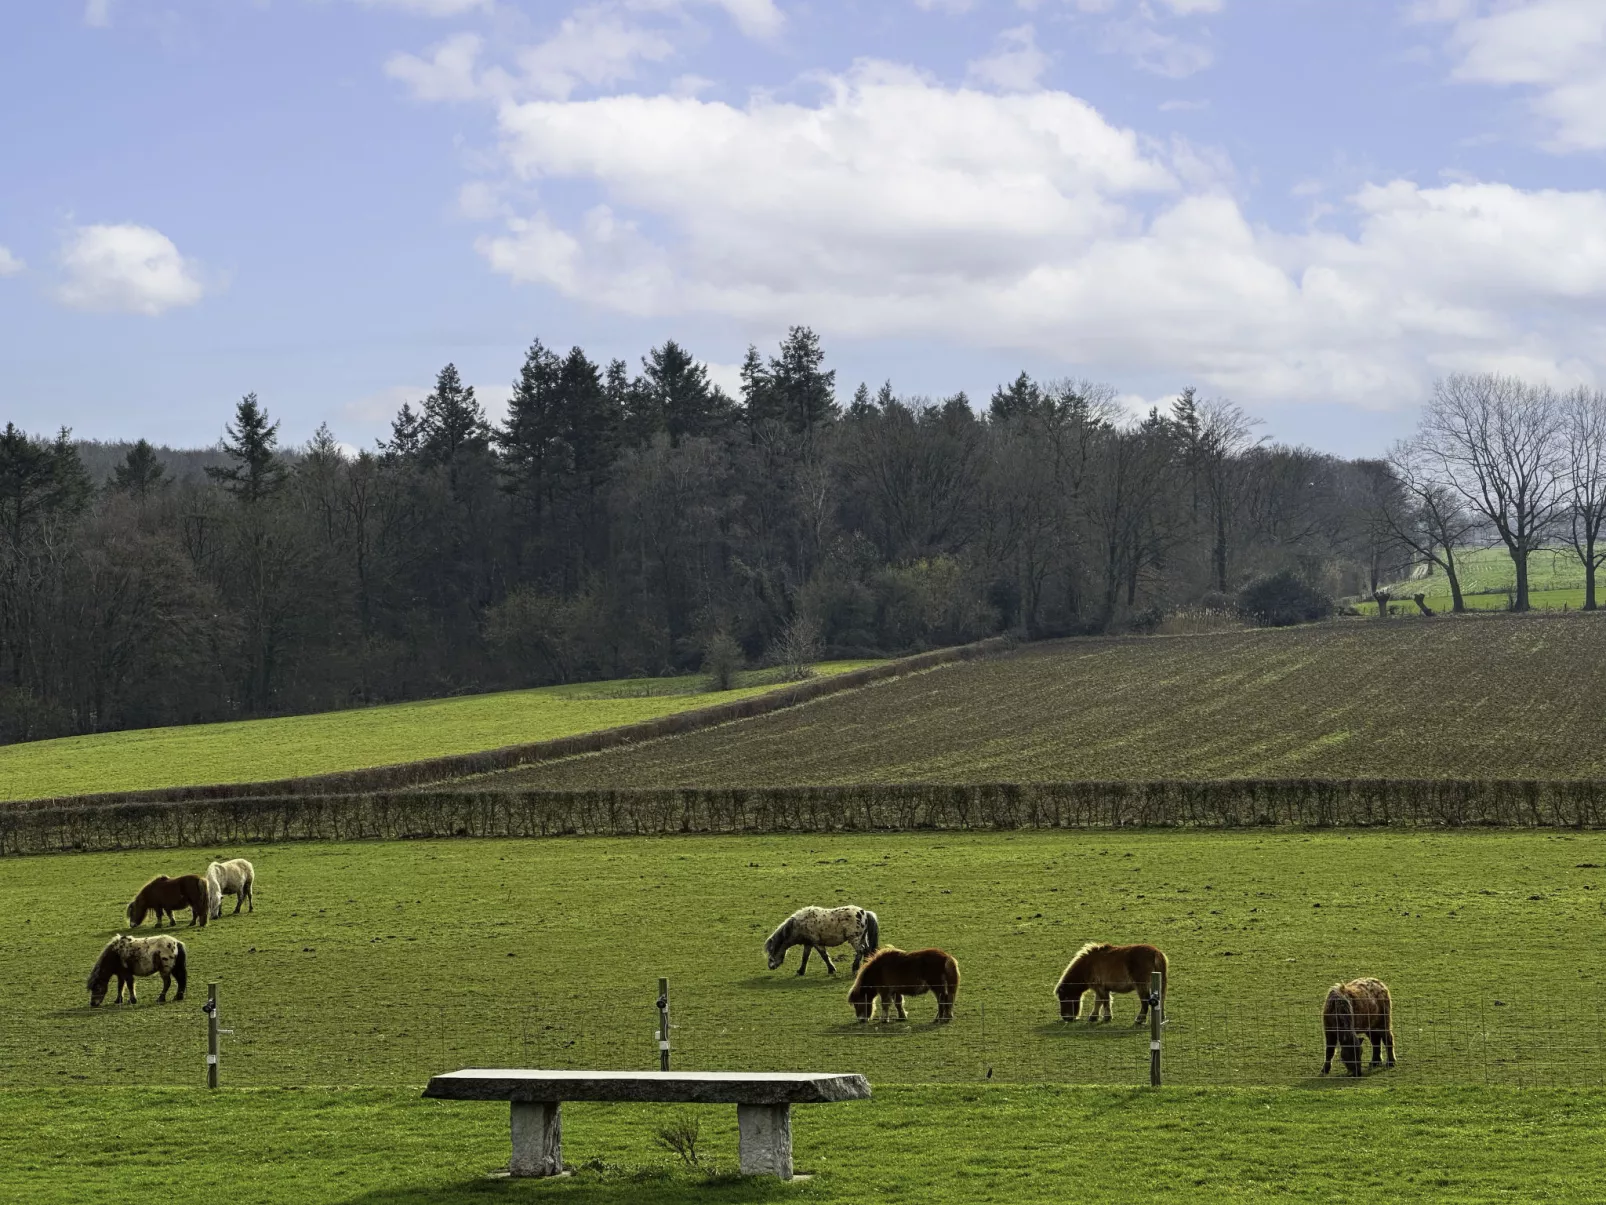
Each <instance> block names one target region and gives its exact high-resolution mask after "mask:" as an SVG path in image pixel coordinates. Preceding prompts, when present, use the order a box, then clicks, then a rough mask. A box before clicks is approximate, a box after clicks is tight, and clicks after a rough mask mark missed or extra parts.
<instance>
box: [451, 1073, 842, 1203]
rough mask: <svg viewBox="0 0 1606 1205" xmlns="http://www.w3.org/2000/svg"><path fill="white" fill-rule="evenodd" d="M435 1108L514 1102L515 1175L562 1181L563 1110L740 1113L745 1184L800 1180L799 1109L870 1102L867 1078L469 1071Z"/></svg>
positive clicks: (511, 1170)
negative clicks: (704, 1108) (730, 1109)
mask: <svg viewBox="0 0 1606 1205" xmlns="http://www.w3.org/2000/svg"><path fill="white" fill-rule="evenodd" d="M424 1095H425V1096H426V1097H429V1098H431V1099H433V1100H506V1101H511V1102H512V1105H513V1118H512V1126H513V1158H512V1159H511V1160H510V1161H509V1162H508V1174H510V1175H514V1176H555V1175H557V1174H559V1173H560V1172H561V1171H562V1170H563V1119H562V1114H561V1112H560V1110H561V1108H562V1103H563V1102H564V1101H566V1100H571V1101H641V1102H648V1103H658V1104H698V1105H735V1106H736V1127H737V1132H738V1134H739V1139H738V1150H739V1154H740V1161H741V1169H742V1174H743V1175H744V1176H778V1177H780V1178H781V1179H782V1180H790V1179H791V1178H792V1106H793V1105H807V1104H823V1103H826V1102H828V1101H833V1100H863V1099H865V1098H867V1097H868V1096H869V1095H870V1085H869V1084H868V1083H867V1082H866V1081H865V1078H864V1076H862V1075H809V1074H804V1073H800V1072H790V1071H776V1072H749V1071H523V1070H480V1069H469V1070H464V1071H452V1072H449V1073H447V1074H446V1075H437V1076H435V1077H433V1078H432V1079H431V1080H430V1081H429V1087H427V1088H425V1089H424Z"/></svg>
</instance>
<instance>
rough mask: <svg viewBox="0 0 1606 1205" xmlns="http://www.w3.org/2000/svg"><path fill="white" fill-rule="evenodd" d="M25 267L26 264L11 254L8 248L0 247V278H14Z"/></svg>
mask: <svg viewBox="0 0 1606 1205" xmlns="http://www.w3.org/2000/svg"><path fill="white" fill-rule="evenodd" d="M25 267H27V265H26V264H24V263H23V262H22V261H21V260H20V259H18V258H17V257H16V256H15V255H13V254H11V248H10V247H0V278H3V277H6V276H15V275H16V274H17V273H18V272H21V271H22V270H23V269H24V268H25Z"/></svg>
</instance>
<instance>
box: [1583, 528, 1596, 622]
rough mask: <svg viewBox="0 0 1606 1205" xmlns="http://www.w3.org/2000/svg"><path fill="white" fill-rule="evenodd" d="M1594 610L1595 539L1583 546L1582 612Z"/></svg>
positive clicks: (1591, 538) (1590, 539) (1589, 540)
mask: <svg viewBox="0 0 1606 1205" xmlns="http://www.w3.org/2000/svg"><path fill="white" fill-rule="evenodd" d="M1594 609H1595V539H1594V537H1593V536H1591V537H1590V538H1589V539H1588V540H1587V541H1586V542H1585V544H1584V610H1586V611H1593V610H1594Z"/></svg>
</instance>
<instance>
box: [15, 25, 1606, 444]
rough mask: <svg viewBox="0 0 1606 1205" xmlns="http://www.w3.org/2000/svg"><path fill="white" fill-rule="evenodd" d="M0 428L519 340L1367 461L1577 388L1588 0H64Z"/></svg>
mask: <svg viewBox="0 0 1606 1205" xmlns="http://www.w3.org/2000/svg"><path fill="white" fill-rule="evenodd" d="M0 111H3V112H5V113H6V114H7V115H8V117H7V120H6V121H5V122H4V123H0V362H3V365H4V368H5V372H4V375H3V379H4V381H5V387H4V388H5V396H4V405H3V408H0V420H11V421H16V422H18V423H19V424H21V425H24V426H26V427H28V428H30V429H32V430H36V431H46V430H51V429H54V428H55V427H56V426H58V425H60V424H67V425H69V426H71V427H73V428H74V430H75V431H76V432H77V433H78V434H79V435H81V436H92V437H102V438H119V437H134V436H139V435H144V436H147V437H150V438H152V439H156V440H160V441H165V442H172V443H189V444H195V443H207V442H211V441H212V440H213V439H215V438H216V436H217V435H218V434H219V433H220V431H221V428H222V424H223V422H224V421H225V419H226V418H227V416H228V413H229V410H230V408H231V406H232V404H233V401H234V400H235V399H237V398H238V397H239V395H240V394H242V393H244V392H246V391H247V390H255V391H256V392H257V393H258V394H259V395H260V396H261V397H262V399H263V401H264V402H265V403H266V405H267V406H268V407H269V409H270V411H271V412H272V413H274V414H275V415H277V416H279V417H281V418H282V420H283V422H284V435H285V437H286V438H287V439H289V440H291V441H299V440H302V439H305V438H306V437H307V436H308V435H309V434H310V433H311V431H312V430H313V429H314V428H315V427H316V426H317V425H318V423H320V422H323V421H327V422H328V423H329V424H330V426H331V427H332V428H333V429H334V431H335V432H336V434H337V436H339V437H340V438H341V439H342V440H344V441H346V442H348V443H351V444H354V445H357V444H368V443H370V442H371V441H372V440H373V439H374V438H375V437H376V436H378V435H381V434H383V433H384V431H385V430H386V427H387V423H388V418H389V416H390V414H391V413H393V412H394V410H395V408H396V406H397V405H399V403H400V402H401V401H402V400H404V399H409V398H410V399H416V398H418V397H419V396H421V395H422V394H423V393H424V392H425V391H427V388H428V385H429V382H430V380H431V378H432V377H433V375H434V372H435V371H436V370H437V369H438V368H439V367H440V366H441V365H442V364H444V363H445V362H446V361H448V360H451V361H454V362H456V363H457V365H458V366H459V368H460V369H461V370H462V372H463V374H464V376H465V378H466V379H467V380H469V381H471V382H473V383H474V384H475V385H476V386H477V387H479V389H480V390H481V392H482V395H483V396H484V397H485V399H486V401H487V402H488V404H489V405H490V407H491V408H492V410H493V411H494V410H495V409H496V408H497V406H498V404H499V400H500V399H501V398H502V397H503V396H505V392H506V388H507V384H508V382H509V381H511V379H512V377H513V375H514V373H515V371H516V369H517V367H518V364H519V361H520V359H521V358H522V353H523V350H524V348H525V347H526V346H527V345H528V344H529V342H530V340H531V339H533V338H536V337H539V338H541V339H542V340H543V341H544V342H546V343H547V344H549V345H552V346H557V347H559V348H567V347H568V346H570V345H572V344H576V343H578V344H580V345H581V346H583V347H585V348H586V349H587V351H588V352H590V353H591V354H592V356H593V357H595V358H600V359H607V358H611V357H613V356H623V357H625V358H627V359H628V360H630V361H631V362H632V363H635V362H636V359H637V357H639V356H640V355H641V354H642V352H644V351H645V350H646V349H647V347H648V346H650V345H652V344H655V343H659V342H661V341H662V340H663V339H665V338H675V339H678V340H680V341H681V342H683V343H685V344H686V345H687V346H689V347H690V348H691V349H692V350H693V352H694V353H695V354H696V355H698V356H699V357H700V358H703V359H706V360H708V361H709V362H710V363H711V365H712V366H713V371H714V374H715V376H716V378H724V379H728V378H729V377H730V375H731V373H732V368H731V366H733V365H734V364H736V363H737V362H738V361H739V360H740V358H741V355H742V352H743V349H744V348H745V347H746V345H747V343H748V342H750V341H752V342H757V343H758V344H759V345H760V346H763V347H769V346H773V344H774V343H775V341H776V340H777V339H778V338H779V336H780V335H781V334H783V333H784V331H785V329H786V327H787V326H788V325H789V324H791V323H806V324H809V325H812V326H813V327H815V329H816V330H818V331H820V332H821V334H822V336H823V338H824V340H825V346H826V350H827V354H828V357H829V359H830V362H831V364H832V365H833V366H835V367H836V368H837V369H838V370H839V382H840V384H841V385H842V386H843V392H844V393H846V392H848V391H850V390H851V388H852V387H853V385H854V384H856V383H857V382H858V381H859V380H861V379H862V380H868V381H870V382H871V383H872V384H875V383H879V382H880V381H881V380H882V379H885V378H890V379H891V380H892V382H893V385H894V387H895V388H896V389H897V390H898V391H899V392H903V393H912V394H929V395H941V394H947V393H950V392H953V391H954V390H957V389H964V390H966V391H968V392H969V393H970V394H971V395H972V396H973V397H975V398H978V399H982V398H985V396H986V394H987V393H988V392H989V391H990V390H991V389H992V387H993V386H994V385H995V384H996V383H997V382H999V381H1000V380H1003V379H1005V378H1007V377H1010V376H1013V375H1014V373H1015V372H1017V371H1019V370H1021V369H1022V368H1024V369H1026V370H1027V371H1029V372H1031V373H1033V375H1036V376H1040V377H1047V378H1053V377H1085V378H1090V379H1095V380H1100V381H1107V382H1110V383H1111V384H1113V385H1115V386H1116V387H1117V388H1118V389H1120V390H1121V391H1122V393H1123V394H1124V395H1126V397H1127V398H1128V400H1129V402H1130V403H1131V405H1132V406H1133V407H1134V409H1136V408H1139V407H1141V406H1143V405H1145V404H1147V403H1149V402H1153V401H1160V400H1163V399H1165V398H1167V397H1168V396H1170V395H1173V394H1174V393H1175V392H1176V390H1178V389H1179V388H1180V387H1181V386H1183V385H1186V384H1194V385H1197V386H1198V387H1199V388H1200V389H1201V390H1203V391H1204V392H1205V393H1206V394H1208V395H1213V396H1221V397H1228V398H1231V399H1232V400H1234V401H1237V402H1239V403H1240V404H1242V405H1243V406H1244V407H1245V408H1246V409H1248V410H1250V411H1251V412H1253V413H1255V414H1257V415H1261V416H1263V417H1264V418H1265V419H1266V426H1265V430H1266V432H1267V433H1269V434H1271V435H1272V436H1274V437H1276V438H1278V439H1283V440H1288V441H1292V442H1306V443H1310V444H1313V445H1315V446H1318V447H1321V448H1324V449H1329V450H1333V451H1338V452H1344V453H1350V454H1370V453H1376V452H1379V451H1381V450H1382V449H1383V448H1384V447H1386V445H1387V444H1388V443H1389V442H1390V441H1391V440H1392V439H1394V438H1396V437H1397V436H1399V435H1401V434H1403V433H1404V432H1406V431H1407V430H1408V429H1409V428H1410V426H1411V424H1412V422H1413V408H1414V406H1415V404H1416V403H1417V402H1418V401H1419V400H1420V398H1421V397H1422V396H1423V394H1424V392H1425V390H1426V389H1427V388H1428V386H1429V385H1430V384H1431V382H1432V380H1433V379H1434V378H1435V377H1436V376H1439V375H1442V374H1444V373H1448V372H1454V371H1482V370H1495V371H1508V372H1515V373H1519V374H1522V375H1526V376H1531V377H1534V378H1542V379H1546V380H1551V381H1554V382H1556V383H1558V384H1573V383H1586V384H1591V385H1597V386H1599V385H1606V3H1603V2H1602V0H1421V2H1411V3H1398V2H1396V3H1384V2H1383V0H968V2H967V0H587V2H584V3H574V2H572V0H540V2H536V0H271V2H269V0H258V2H252V0H170V2H168V3H153V2H148V0H87V2H85V3H78V2H70V3H69V2H65V0H64V2H62V3H51V4H27V5H11V6H7V9H6V12H5V15H4V16H0Z"/></svg>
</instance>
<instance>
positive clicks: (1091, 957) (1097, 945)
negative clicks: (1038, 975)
mask: <svg viewBox="0 0 1606 1205" xmlns="http://www.w3.org/2000/svg"><path fill="white" fill-rule="evenodd" d="M1155 971H1159V972H1160V1015H1161V1016H1164V1015H1165V993H1166V987H1167V985H1168V984H1169V982H1170V981H1169V978H1168V977H1167V974H1166V962H1165V955H1164V954H1162V953H1160V951H1159V950H1157V949H1155V948H1154V947H1153V946H1112V945H1110V944H1109V942H1104V941H1090V942H1088V943H1087V945H1085V946H1083V947H1082V948H1081V949H1080V950H1078V951H1077V952H1076V956H1075V957H1074V958H1072V959H1071V964H1070V966H1068V967H1066V968H1065V973H1064V974H1063V975H1061V976H1060V981H1059V983H1057V984H1056V985H1055V987H1054V994H1055V995H1056V996H1058V997H1059V1002H1060V1020H1062V1021H1074V1020H1076V1014H1077V1012H1078V1011H1079V1010H1080V1009H1081V1007H1082V993H1083V992H1086V991H1089V990H1091V991H1092V992H1093V1011H1092V1013H1090V1014H1089V1015H1088V1018H1087V1020H1088V1024H1090V1025H1092V1024H1096V1023H1097V1022H1098V1019H1099V1010H1100V1009H1102V1010H1103V1012H1104V1019H1105V1020H1106V1021H1108V1020H1110V993H1111V992H1137V994H1138V1004H1139V1008H1138V1019H1137V1020H1136V1021H1134V1022H1133V1024H1134V1025H1142V1024H1143V1022H1144V1019H1145V1018H1146V1017H1147V1016H1148V1015H1149V981H1150V978H1151V977H1152V976H1153V974H1154V972H1155Z"/></svg>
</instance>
